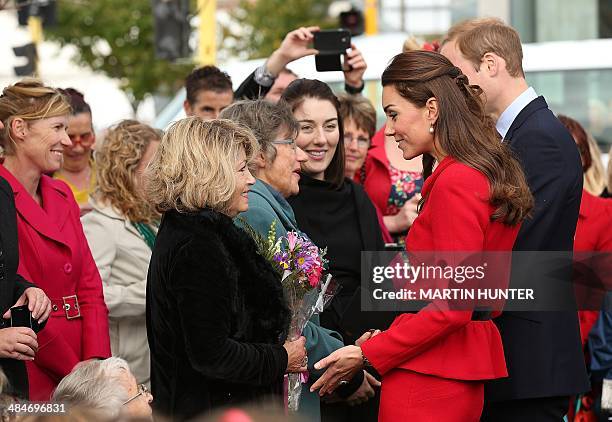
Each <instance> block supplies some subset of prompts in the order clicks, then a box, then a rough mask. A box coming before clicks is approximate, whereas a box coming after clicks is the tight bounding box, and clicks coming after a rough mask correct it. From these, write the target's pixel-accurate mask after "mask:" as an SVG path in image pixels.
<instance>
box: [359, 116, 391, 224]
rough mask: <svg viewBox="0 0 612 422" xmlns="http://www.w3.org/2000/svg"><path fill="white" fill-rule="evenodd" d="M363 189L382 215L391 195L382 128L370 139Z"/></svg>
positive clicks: (383, 130) (387, 160)
mask: <svg viewBox="0 0 612 422" xmlns="http://www.w3.org/2000/svg"><path fill="white" fill-rule="evenodd" d="M363 189H364V190H365V191H366V193H367V194H368V196H369V197H370V199H371V200H372V202H373V203H374V205H375V206H376V208H378V209H379V210H380V211H381V212H382V213H383V215H384V212H385V210H386V209H387V202H388V201H389V194H390V193H391V176H390V175H389V159H388V158H387V153H386V152H385V128H384V127H383V128H382V129H380V130H379V131H378V132H376V134H375V135H374V137H373V138H372V145H371V147H370V149H369V150H368V155H367V156H366V160H365V180H364V182H363Z"/></svg>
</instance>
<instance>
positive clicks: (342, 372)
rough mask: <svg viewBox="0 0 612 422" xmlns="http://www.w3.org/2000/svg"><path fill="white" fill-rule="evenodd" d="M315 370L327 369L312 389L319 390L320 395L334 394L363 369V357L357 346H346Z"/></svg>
mask: <svg viewBox="0 0 612 422" xmlns="http://www.w3.org/2000/svg"><path fill="white" fill-rule="evenodd" d="M314 367H315V369H323V368H327V370H326V371H325V373H324V374H323V375H321V377H320V378H319V379H318V380H317V381H316V382H315V383H314V384H313V385H312V386H311V387H310V391H315V390H319V389H320V390H319V395H320V396H324V395H325V394H328V393H332V392H333V391H334V390H335V389H336V388H338V386H339V385H340V383H341V382H342V383H344V381H348V380H350V379H351V378H353V376H354V375H355V373H356V372H357V371H359V370H360V369H363V355H362V354H361V348H360V347H357V346H344V347H342V348H340V349H338V350H336V351H334V352H333V353H332V354H330V355H329V356H328V357H326V358H324V359H321V360H320V361H319V362H317V363H316V364H315V366H314Z"/></svg>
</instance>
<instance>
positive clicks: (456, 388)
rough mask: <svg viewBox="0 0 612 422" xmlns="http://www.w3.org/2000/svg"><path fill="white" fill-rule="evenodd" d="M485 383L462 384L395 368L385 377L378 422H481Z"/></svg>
mask: <svg viewBox="0 0 612 422" xmlns="http://www.w3.org/2000/svg"><path fill="white" fill-rule="evenodd" d="M483 403H484V382H483V381H460V380H452V379H447V378H439V377H436V376H432V375H425V374H419V373H417V372H412V371H409V370H406V369H392V370H391V371H389V372H388V373H387V374H385V375H384V376H383V378H382V389H381V393H380V408H379V413H378V420H379V422H397V421H406V422H410V421H418V422H439V421H445V422H454V421H456V422H478V421H479V420H480V415H481V413H482V407H483Z"/></svg>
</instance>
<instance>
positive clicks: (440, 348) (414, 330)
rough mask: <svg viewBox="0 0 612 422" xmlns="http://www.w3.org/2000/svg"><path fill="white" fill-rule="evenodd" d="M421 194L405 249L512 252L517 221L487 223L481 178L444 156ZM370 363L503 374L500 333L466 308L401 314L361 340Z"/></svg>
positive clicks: (463, 375) (475, 376)
mask: <svg viewBox="0 0 612 422" xmlns="http://www.w3.org/2000/svg"><path fill="white" fill-rule="evenodd" d="M422 194H423V197H424V198H425V201H426V202H425V204H424V206H423V209H422V212H421V214H420V215H419V216H418V217H417V219H416V220H415V222H414V224H413V225H412V228H411V229H410V232H409V234H408V239H407V241H406V247H407V249H408V250H409V251H512V246H513V244H514V240H515V239H516V236H517V234H518V230H519V227H520V225H517V226H515V227H510V226H506V225H504V224H502V223H499V222H491V221H490V217H491V215H492V214H493V211H494V208H493V207H492V206H491V205H490V204H489V202H488V198H489V182H488V180H487V179H486V177H485V176H484V175H483V174H481V173H480V172H478V171H477V170H474V169H472V168H470V167H468V166H466V165H464V164H461V163H459V162H457V161H455V160H454V159H453V158H451V157H447V158H446V159H444V160H443V161H442V162H441V163H440V164H439V165H438V167H437V168H436V170H435V171H434V172H433V174H432V175H431V176H430V177H429V178H428V179H427V180H426V181H425V184H424V186H423V191H422ZM362 349H363V353H364V355H365V356H366V357H367V358H368V360H369V361H370V362H371V363H372V365H373V366H374V368H376V370H377V371H378V372H379V373H380V374H381V375H384V374H385V373H386V372H388V371H389V370H391V369H393V368H403V369H409V370H411V371H415V372H418V373H422V374H429V375H434V376H438V377H442V378H450V379H457V380H485V379H493V378H500V377H505V376H507V371H506V362H505V359H504V350H503V346H502V341H501V337H500V334H499V331H498V330H497V327H496V326H495V324H494V323H493V322H492V321H491V320H488V321H471V311H445V312H442V311H430V310H424V311H420V312H418V313H416V314H402V315H400V316H399V317H397V318H396V319H395V321H394V322H393V324H392V325H391V327H390V328H389V329H388V330H386V331H384V332H383V333H381V334H380V335H378V336H376V337H374V338H373V339H371V340H368V341H367V342H365V343H364V344H363V345H362Z"/></svg>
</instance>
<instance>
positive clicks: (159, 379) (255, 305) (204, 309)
mask: <svg viewBox="0 0 612 422" xmlns="http://www.w3.org/2000/svg"><path fill="white" fill-rule="evenodd" d="M146 303H147V309H146V317H147V334H148V340H149V346H150V349H151V386H152V393H153V396H154V400H155V401H154V407H155V408H156V409H157V410H158V411H159V412H161V413H163V414H165V415H168V416H170V417H172V418H173V419H182V418H188V417H193V416H195V415H198V414H200V413H202V412H205V411H207V410H210V409H211V408H214V407H218V406H224V405H232V404H237V403H243V402H246V401H253V400H259V399H263V398H265V397H266V396H276V400H279V401H281V402H282V397H281V394H282V385H283V375H284V373H285V370H286V368H287V353H286V351H285V349H284V348H283V346H282V344H283V339H284V338H285V336H286V329H287V327H288V323H289V310H288V308H287V305H286V302H285V300H284V298H283V291H282V286H281V283H280V277H279V276H278V275H277V273H275V272H274V270H273V269H272V267H271V266H270V264H269V263H268V262H267V261H266V260H265V259H264V258H262V257H261V256H259V255H258V254H257V253H256V246H255V244H254V242H253V240H252V239H251V238H250V237H249V235H248V234H247V233H246V232H244V231H243V230H242V229H240V228H238V227H236V226H235V225H234V224H233V222H232V220H231V219H230V218H229V217H227V216H225V215H223V214H220V213H218V212H215V211H211V210H203V211H201V212H200V213H199V214H181V213H178V212H176V211H169V212H167V213H165V215H164V217H163V219H162V223H161V226H160V228H159V233H158V235H157V239H156V242H155V247H154V250H153V254H152V257H151V263H150V266H149V274H148V277H147V301H146Z"/></svg>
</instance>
